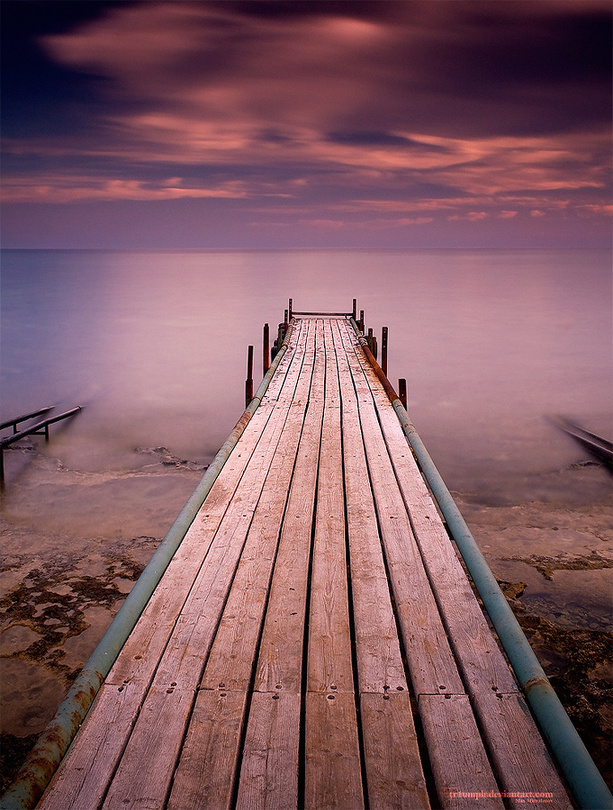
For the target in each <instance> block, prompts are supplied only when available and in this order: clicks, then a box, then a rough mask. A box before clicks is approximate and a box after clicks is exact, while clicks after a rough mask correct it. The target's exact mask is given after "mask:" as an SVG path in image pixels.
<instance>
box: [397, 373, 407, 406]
mask: <svg viewBox="0 0 613 810" xmlns="http://www.w3.org/2000/svg"><path fill="white" fill-rule="evenodd" d="M398 399H399V400H400V401H401V402H402V404H403V406H404V409H405V411H406V409H407V381H406V380H405V379H404V378H401V379H400V380H398Z"/></svg>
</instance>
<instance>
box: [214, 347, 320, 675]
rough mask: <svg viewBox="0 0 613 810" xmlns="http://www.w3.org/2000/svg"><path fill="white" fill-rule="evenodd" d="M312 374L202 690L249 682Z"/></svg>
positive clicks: (275, 465) (306, 377) (287, 430)
mask: <svg viewBox="0 0 613 810" xmlns="http://www.w3.org/2000/svg"><path fill="white" fill-rule="evenodd" d="M312 371H313V367H312V364H311V363H306V364H303V366H302V371H301V374H300V378H299V380H298V384H297V386H296V390H295V393H294V397H293V399H292V402H293V404H292V406H291V407H289V405H288V407H287V412H286V415H285V421H284V425H283V441H282V442H279V445H278V447H277V449H276V452H275V454H274V456H273V458H272V459H271V464H270V468H269V471H268V473H267V475H266V480H265V482H264V486H263V489H262V493H261V495H260V499H259V501H258V504H257V506H256V509H255V513H254V515H253V520H252V522H251V525H250V527H249V531H248V533H247V539H246V541H245V545H244V547H243V550H242V553H241V557H240V561H239V564H238V568H237V571H236V575H235V577H234V581H233V583H232V587H231V590H230V594H229V596H228V600H227V602H226V605H225V608H224V612H223V615H222V617H221V621H220V624H219V627H218V629H217V633H216V636H215V641H214V643H213V647H212V650H211V655H210V657H209V661H208V664H207V667H206V670H205V673H204V676H203V679H202V682H201V686H202V687H203V688H205V689H215V688H216V687H217V686H218V685H219V683H221V682H223V683H225V686H226V688H227V689H230V690H234V689H243V690H246V689H247V688H248V686H249V682H250V681H251V676H252V670H253V662H254V660H255V658H256V655H257V644H258V639H259V635H260V628H261V625H262V620H263V614H264V607H265V605H266V602H267V598H268V590H269V585H270V578H271V573H272V569H273V565H274V562H275V556H276V552H277V546H278V538H279V534H280V531H281V524H282V520H283V514H284V511H285V505H286V499H287V495H288V491H289V487H290V482H291V478H292V471H293V469H294V462H295V460H296V453H297V450H298V443H299V441H300V436H301V432H302V426H303V421H304V415H305V406H306V401H307V398H308V392H309V389H310V386H311V376H312Z"/></svg>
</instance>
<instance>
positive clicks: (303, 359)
mask: <svg viewBox="0 0 613 810" xmlns="http://www.w3.org/2000/svg"><path fill="white" fill-rule="evenodd" d="M288 342H289V347H288V349H287V351H286V352H285V354H284V355H283V357H282V359H281V361H280V363H279V365H278V367H277V369H276V371H275V373H274V376H273V377H272V380H271V382H270V385H269V387H268V390H267V392H266V395H265V396H264V398H263V400H262V402H261V404H260V405H259V407H258V408H257V410H256V411H255V413H254V415H253V417H252V418H251V420H250V421H249V423H248V425H247V427H246V429H245V430H244V432H243V434H242V436H241V438H240V440H239V441H238V443H237V445H236V447H235V448H234V450H233V452H232V453H231V455H230V457H229V459H228V461H227V462H226V464H225V465H224V467H223V469H222V471H221V473H220V475H219V477H218V478H217V480H216V481H215V484H214V485H213V487H212V489H211V491H210V493H209V495H208V496H207V498H206V500H205V502H204V504H203V506H202V508H201V509H200V511H199V513H198V515H197V517H196V519H195V521H194V522H193V524H192V525H191V527H190V529H189V531H188V532H187V535H186V536H185V539H184V540H183V542H182V544H181V546H180V547H179V549H178V551H177V552H176V554H175V555H174V557H173V559H172V561H171V562H170V564H169V566H168V568H167V570H166V572H165V574H164V576H163V578H162V580H161V582H160V584H159V585H158V587H157V589H156V590H155V592H154V594H153V596H152V598H151V600H150V601H149V603H148V605H147V607H146V608H145V610H144V612H143V614H142V616H141V618H140V620H139V622H138V624H137V625H136V627H135V629H134V630H133V632H132V634H131V635H130V637H129V639H128V641H127V642H126V644H125V646H124V648H123V649H122V651H121V653H120V655H119V657H118V659H117V661H116V662H115V664H114V666H113V667H112V669H111V670H110V672H109V674H108V676H107V677H106V680H105V682H104V684H103V686H102V688H101V689H100V692H99V693H98V696H97V698H96V700H95V702H94V704H93V706H92V708H91V710H90V711H89V714H88V716H87V718H86V720H85V722H84V724H83V725H82V727H81V729H80V730H79V732H78V733H77V736H76V738H75V740H74V742H73V743H72V746H71V748H70V750H69V752H68V754H67V755H66V756H65V758H64V760H63V761H62V764H61V766H60V768H59V770H58V772H57V773H56V775H55V777H54V779H53V781H52V782H51V784H50V786H49V788H48V789H47V791H46V793H45V794H44V796H43V798H42V799H41V801H40V803H39V805H38V807H39V808H41V809H42V810H71V809H72V810H93V809H94V808H99V807H102V808H105V810H111V809H112V810H127V809H129V808H142V810H162V808H168V810H188V809H192V808H193V809H194V810H196V808H198V810H213V808H215V810H218V809H221V808H241V810H246V809H247V808H250V809H251V808H266V810H271V809H272V808H275V809H276V810H291V808H298V807H304V808H306V809H307V810H327V809H328V808H339V809H341V808H342V809H343V810H360V808H370V810H375V809H377V810H379V809H380V808H390V810H391V808H406V809H407V810H414V809H415V810H419V809H420V808H428V807H445V808H473V807H478V808H482V810H490V808H492V810H493V808H503V807H520V806H521V807H525V806H526V803H538V804H539V805H540V806H546V807H551V808H567V807H571V806H572V805H571V803H570V800H569V799H568V796H567V793H566V791H565V789H564V787H563V785H562V782H561V781H560V778H559V776H558V773H557V771H556V769H555V767H554V766H553V764H552V762H551V760H550V758H549V756H548V754H547V751H546V748H545V744H544V742H543V740H542V738H541V736H540V733H539V732H538V730H537V727H536V725H535V724H534V721H533V720H532V717H531V714H530V711H529V709H528V708H527V705H526V703H525V701H524V698H523V697H522V694H521V693H520V690H519V688H518V686H517V684H516V681H515V679H514V677H513V675H512V673H511V671H510V669H509V666H508V664H507V662H506V659H505V658H504V656H503V654H502V653H501V651H500V649H499V647H498V645H497V642H496V640H495V638H494V636H493V634H492V632H491V631H490V628H489V626H488V623H487V621H486V619H485V618H484V615H483V612H482V610H481V608H480V606H479V603H478V601H477V599H476V598H475V596H474V593H473V589H472V587H471V584H470V582H469V580H468V578H467V576H466V574H465V572H464V569H463V567H462V565H461V564H460V562H459V560H458V557H457V556H456V553H455V551H454V548H453V545H452V543H451V542H450V540H449V537H448V534H447V532H446V530H445V527H444V524H443V522H442V520H441V518H440V516H439V513H438V511H437V508H436V506H435V504H434V502H433V500H432V499H431V497H430V494H429V491H428V489H427V487H426V485H425V483H424V481H423V479H422V476H421V474H420V472H419V470H418V467H417V465H416V463H415V461H414V458H413V456H412V453H411V450H410V448H409V445H408V443H407V440H406V438H405V436H404V434H403V432H402V430H401V427H400V424H399V421H398V418H397V416H396V413H395V412H394V409H393V408H392V406H391V404H390V400H389V398H388V396H387V394H386V393H385V390H384V388H383V387H382V384H381V382H380V380H379V378H378V377H377V375H376V374H375V372H374V370H373V367H372V365H371V364H370V363H369V361H368V359H367V358H366V356H365V354H364V352H363V350H362V348H361V346H360V344H359V342H358V338H357V336H356V333H355V331H354V330H353V328H352V326H351V324H350V322H349V319H348V318H346V317H342V316H320V315H294V317H293V319H292V322H291V326H290V333H289V338H288ZM465 794H468V795H465Z"/></svg>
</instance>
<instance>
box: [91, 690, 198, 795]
mask: <svg viewBox="0 0 613 810" xmlns="http://www.w3.org/2000/svg"><path fill="white" fill-rule="evenodd" d="M148 698H149V699H148V700H147V701H146V702H145V704H144V705H143V707H142V709H141V713H140V715H139V718H138V720H139V722H137V723H136V725H135V727H134V731H133V732H132V735H131V736H130V739H129V741H128V744H127V746H126V748H125V750H124V752H123V755H122V758H121V761H120V763H119V766H118V768H117V771H116V773H115V775H114V777H113V781H112V782H111V785H110V788H109V792H108V794H107V796H106V799H105V801H104V804H103V808H104V810H124V808H125V810H133V809H134V810H158V808H160V807H163V806H164V802H165V799H166V796H167V794H168V791H169V789H170V783H171V779H172V776H173V773H174V769H175V764H176V762H177V760H178V758H179V754H180V752H181V747H182V743H183V731H184V728H185V725H186V723H187V718H188V717H189V715H190V712H191V708H192V704H193V701H194V693H193V691H192V690H190V689H187V690H186V689H179V688H176V687H174V688H173V687H172V686H169V688H168V689H154V690H152V691H151V692H150V693H149V696H148Z"/></svg>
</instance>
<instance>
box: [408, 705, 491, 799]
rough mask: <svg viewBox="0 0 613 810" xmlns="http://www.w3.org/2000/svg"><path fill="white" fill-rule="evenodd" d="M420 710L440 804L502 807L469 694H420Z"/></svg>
mask: <svg viewBox="0 0 613 810" xmlns="http://www.w3.org/2000/svg"><path fill="white" fill-rule="evenodd" d="M419 714H420V717H421V720H422V723H423V729H424V735H425V738H426V744H427V746H428V755H429V758H430V765H431V767H432V773H433V775H434V781H435V784H436V790H437V793H438V799H439V802H440V806H441V807H442V808H444V810H448V809H449V810H459V808H462V810H466V808H467V807H479V808H481V807H483V808H487V810H502V808H503V807H504V804H503V801H502V798H501V797H500V787H499V786H498V783H497V782H496V779H495V778H494V774H493V773H492V769H491V766H490V763H489V761H488V758H487V754H486V753H485V749H484V747H483V742H482V741H481V737H480V735H479V730H478V728H477V725H476V723H475V718H474V715H473V713H472V709H471V707H470V702H469V699H468V695H421V696H420V698H419ZM462 794H468V795H464V796H463V795H462Z"/></svg>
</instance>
